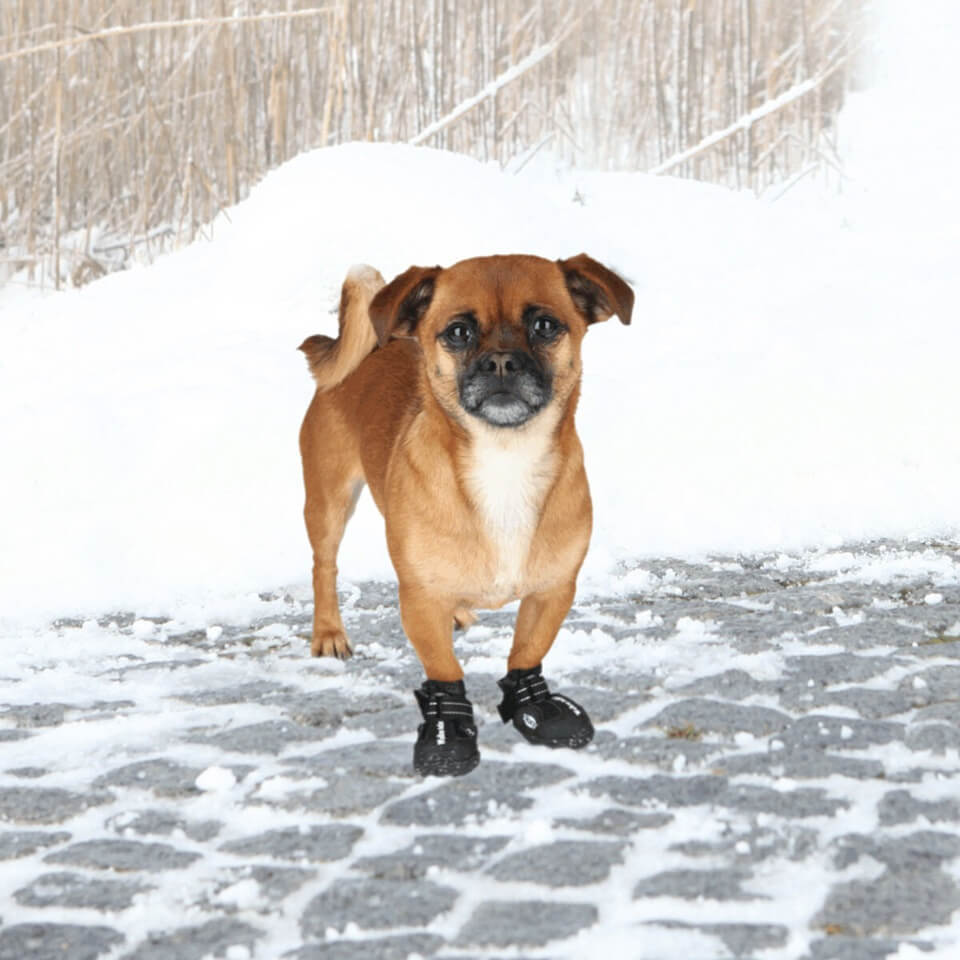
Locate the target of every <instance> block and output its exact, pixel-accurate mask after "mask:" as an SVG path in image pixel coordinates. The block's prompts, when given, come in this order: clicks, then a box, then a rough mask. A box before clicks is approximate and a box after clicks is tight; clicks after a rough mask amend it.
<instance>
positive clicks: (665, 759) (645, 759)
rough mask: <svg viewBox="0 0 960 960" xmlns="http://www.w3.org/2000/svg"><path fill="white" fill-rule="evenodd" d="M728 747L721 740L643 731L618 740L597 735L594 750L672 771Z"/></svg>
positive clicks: (697, 763)
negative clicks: (638, 734)
mask: <svg viewBox="0 0 960 960" xmlns="http://www.w3.org/2000/svg"><path fill="white" fill-rule="evenodd" d="M600 732H601V733H604V732H605V731H600ZM728 748H729V747H728V745H727V744H723V743H703V742H701V741H699V740H685V739H684V738H683V737H665V736H658V735H656V734H645V735H644V736H639V737H624V738H622V739H620V738H617V737H611V738H610V739H609V740H600V738H599V737H598V738H597V747H596V752H597V753H598V754H600V756H602V757H603V758H604V759H608V760H625V761H626V762H627V763H635V764H638V765H640V766H652V767H658V768H659V769H660V770H666V771H675V770H676V769H677V765H678V764H682V769H684V770H692V769H694V768H696V767H702V766H705V765H706V764H707V763H709V762H710V760H711V759H712V758H713V757H717V756H719V755H720V754H722V753H723V752H724V750H726V749H728Z"/></svg>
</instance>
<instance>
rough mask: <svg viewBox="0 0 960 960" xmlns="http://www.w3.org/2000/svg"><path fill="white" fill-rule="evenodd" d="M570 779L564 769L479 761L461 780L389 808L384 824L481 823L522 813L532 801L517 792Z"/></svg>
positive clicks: (537, 764) (385, 814)
mask: <svg viewBox="0 0 960 960" xmlns="http://www.w3.org/2000/svg"><path fill="white" fill-rule="evenodd" d="M570 776H571V772H570V771H569V770H568V769H566V768H565V767H560V766H557V765H556V764H546V763H498V762H497V761H495V760H486V761H482V762H481V764H480V766H479V767H477V768H476V769H475V770H474V771H473V772H472V773H469V774H467V776H465V777H460V778H457V779H456V780H453V781H450V782H446V783H443V784H442V785H441V786H438V787H436V788H434V789H433V790H429V791H427V792H425V793H421V794H418V795H417V796H415V797H409V798H407V799H405V800H399V801H397V802H396V803H392V804H390V806H388V807H387V809H386V810H385V811H384V813H383V820H384V822H386V823H392V824H399V825H400V826H411V825H414V824H416V825H419V826H423V827H434V826H445V825H451V824H460V823H464V822H465V821H467V820H468V819H469V820H478V821H479V820H484V819H487V818H488V817H490V816H495V815H499V814H500V813H502V812H503V811H511V810H512V811H517V810H525V809H526V808H527V807H529V806H531V804H532V802H533V801H532V800H530V798H529V797H526V796H524V795H523V794H522V793H521V791H525V790H530V789H533V788H535V787H542V786H546V785H548V784H553V783H557V782H559V781H561V780H565V779H567V778H568V777H570Z"/></svg>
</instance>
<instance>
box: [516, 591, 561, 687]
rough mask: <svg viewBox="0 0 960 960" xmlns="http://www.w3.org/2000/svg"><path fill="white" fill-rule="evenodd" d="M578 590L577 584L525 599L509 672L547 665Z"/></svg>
mask: <svg viewBox="0 0 960 960" xmlns="http://www.w3.org/2000/svg"><path fill="white" fill-rule="evenodd" d="M576 590H577V585H576V582H574V581H571V582H570V583H564V584H562V585H561V586H559V587H555V588H554V589H552V590H544V591H543V592H542V593H530V594H527V596H525V597H524V598H523V600H522V601H521V603H520V610H519V611H518V613H517V626H516V629H515V630H514V634H513V648H512V649H511V650H510V659H509V660H508V661H507V669H508V670H528V669H530V668H531V667H537V666H539V665H540V664H541V663H543V658H544V657H545V656H546V655H547V653H548V652H549V650H550V648H551V647H552V646H553V641H554V640H556V638H557V633H559V631H560V627H561V626H562V625H563V620H564V618H565V617H566V615H567V614H568V613H569V612H570V606H571V604H572V603H573V595H574V594H575V593H576Z"/></svg>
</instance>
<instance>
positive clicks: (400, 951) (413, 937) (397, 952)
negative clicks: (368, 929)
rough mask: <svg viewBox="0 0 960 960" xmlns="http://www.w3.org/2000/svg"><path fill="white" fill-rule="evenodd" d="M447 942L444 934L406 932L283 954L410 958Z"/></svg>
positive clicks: (296, 959) (317, 958)
mask: <svg viewBox="0 0 960 960" xmlns="http://www.w3.org/2000/svg"><path fill="white" fill-rule="evenodd" d="M444 943H445V941H444V939H443V937H438V936H436V935H435V934H432V933H405V934H400V935H399V936H395V937H371V938H370V939H366V940H331V941H329V942H326V943H317V944H309V945H307V946H305V947H300V949H299V950H294V951H293V952H291V953H285V954H284V957H289V958H290V960H408V958H409V957H410V956H415V955H419V956H421V957H432V956H433V955H434V954H435V953H436V952H437V951H438V950H439V949H440V948H441V947H442V946H444Z"/></svg>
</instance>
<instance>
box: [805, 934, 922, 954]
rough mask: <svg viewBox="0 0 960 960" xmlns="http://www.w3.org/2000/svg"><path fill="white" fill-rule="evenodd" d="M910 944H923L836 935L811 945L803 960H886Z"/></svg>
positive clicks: (920, 945)
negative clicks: (902, 945) (901, 945)
mask: <svg viewBox="0 0 960 960" xmlns="http://www.w3.org/2000/svg"><path fill="white" fill-rule="evenodd" d="M903 942H909V943H912V944H914V945H915V946H919V947H920V949H930V947H929V946H927V947H924V945H923V944H922V943H917V942H916V941H901V940H888V939H884V938H879V939H872V938H869V937H847V936H838V935H836V934H834V935H831V936H829V937H826V938H825V939H823V940H814V941H813V943H811V944H810V953H809V954H807V956H806V957H804V958H803V960H884V958H885V957H889V956H890V955H891V954H893V953H896V952H897V951H898V950H899V949H900V944H901V943H903Z"/></svg>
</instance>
